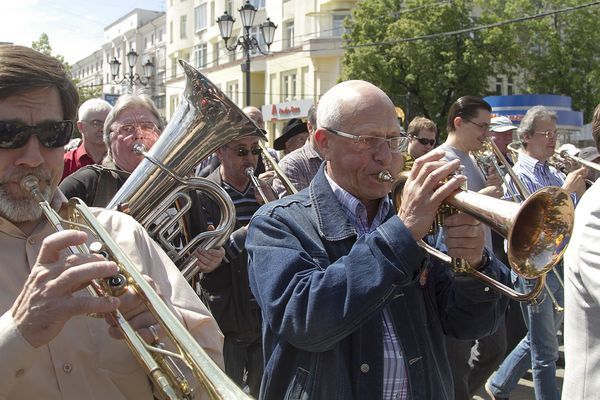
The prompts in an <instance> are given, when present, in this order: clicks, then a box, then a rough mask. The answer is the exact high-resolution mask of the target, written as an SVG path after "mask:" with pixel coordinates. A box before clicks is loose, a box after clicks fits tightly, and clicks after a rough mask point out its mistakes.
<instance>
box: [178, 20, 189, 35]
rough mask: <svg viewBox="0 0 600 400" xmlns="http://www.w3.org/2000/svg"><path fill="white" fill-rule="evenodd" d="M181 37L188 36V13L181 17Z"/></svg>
mask: <svg viewBox="0 0 600 400" xmlns="http://www.w3.org/2000/svg"><path fill="white" fill-rule="evenodd" d="M179 38H180V39H185V38H187V15H182V16H181V17H179Z"/></svg>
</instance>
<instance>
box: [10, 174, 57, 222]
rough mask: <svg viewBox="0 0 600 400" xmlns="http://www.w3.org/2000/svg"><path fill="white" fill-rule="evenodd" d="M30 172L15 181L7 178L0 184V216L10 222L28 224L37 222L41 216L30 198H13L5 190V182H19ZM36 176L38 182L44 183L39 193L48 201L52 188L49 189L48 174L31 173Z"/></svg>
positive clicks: (35, 202)
mask: <svg viewBox="0 0 600 400" xmlns="http://www.w3.org/2000/svg"><path fill="white" fill-rule="evenodd" d="M28 174H32V172H27V173H23V174H20V176H19V177H17V179H15V178H14V177H11V178H8V179H6V180H3V181H1V182H0V216H2V217H4V218H6V219H8V220H9V221H12V222H30V221H37V220H38V219H40V218H41V217H42V215H43V213H42V209H41V208H40V206H39V204H38V202H37V201H35V200H34V199H33V197H31V196H22V195H20V196H14V195H12V194H10V193H8V191H7V189H6V182H7V181H13V182H14V181H16V182H19V181H20V179H21V178H22V177H23V176H25V175H28ZM33 175H36V176H37V177H38V178H39V179H40V182H42V181H45V183H46V184H45V185H44V186H43V187H40V192H41V193H42V195H43V196H44V198H45V199H46V200H48V201H50V197H51V196H52V188H51V187H50V174H49V173H48V172H46V171H37V173H33Z"/></svg>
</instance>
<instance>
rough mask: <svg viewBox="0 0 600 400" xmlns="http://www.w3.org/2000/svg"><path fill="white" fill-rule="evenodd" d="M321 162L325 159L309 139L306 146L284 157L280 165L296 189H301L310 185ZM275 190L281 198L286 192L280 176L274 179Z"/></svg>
mask: <svg viewBox="0 0 600 400" xmlns="http://www.w3.org/2000/svg"><path fill="white" fill-rule="evenodd" d="M321 163H323V159H322V158H321V156H320V155H319V153H317V151H316V150H315V149H314V148H313V146H312V145H311V144H310V140H307V141H306V143H304V146H302V147H300V148H299V149H296V150H294V151H292V152H291V153H290V154H288V155H286V156H285V157H283V158H282V159H281V161H279V163H278V165H279V168H281V170H282V171H283V173H284V174H285V176H287V177H288V179H289V180H290V182H291V183H292V185H294V187H295V188H296V190H298V191H300V190H302V189H304V188H307V187H308V185H309V184H310V181H312V178H314V176H315V175H316V174H317V171H319V167H320V166H321ZM273 190H275V193H276V194H277V196H279V197H280V198H281V197H283V196H285V194H286V191H285V187H284V186H283V184H282V183H281V180H280V179H279V177H277V178H275V179H273Z"/></svg>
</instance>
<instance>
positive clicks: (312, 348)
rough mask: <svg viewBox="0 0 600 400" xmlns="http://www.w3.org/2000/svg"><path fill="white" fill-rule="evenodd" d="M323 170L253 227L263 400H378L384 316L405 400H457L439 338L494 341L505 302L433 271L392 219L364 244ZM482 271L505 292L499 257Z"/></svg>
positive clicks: (442, 269) (250, 244)
mask: <svg viewBox="0 0 600 400" xmlns="http://www.w3.org/2000/svg"><path fill="white" fill-rule="evenodd" d="M323 171H324V170H323V166H322V167H321V169H320V170H319V172H318V174H317V175H316V177H315V178H314V179H313V181H312V182H311V184H310V186H309V187H308V188H307V189H305V190H303V191H301V192H300V193H298V194H296V195H293V196H289V197H285V198H283V199H281V200H279V201H275V202H272V203H269V204H267V205H265V206H263V207H262V208H261V209H260V210H259V211H258V212H257V213H255V215H254V217H253V218H252V221H251V223H250V226H249V230H248V237H247V240H246V249H247V250H248V255H249V266H248V268H249V277H250V286H251V289H252V291H253V293H254V295H255V297H256V299H257V301H258V303H259V305H260V308H261V310H262V314H263V327H262V330H263V346H264V356H265V363H266V366H265V373H264V376H263V380H262V384H261V393H260V399H274V400H275V399H276V400H281V399H323V400H336V399H340V400H342V399H344V400H346V399H365V400H366V399H368V400H371V399H381V398H382V385H383V339H382V310H383V308H384V307H388V309H389V310H390V314H391V315H392V318H393V320H394V321H393V322H394V325H395V329H396V334H397V336H398V339H399V342H400V345H401V347H402V353H403V355H404V359H405V366H406V369H407V375H408V380H409V396H410V399H412V400H420V399H432V400H433V399H435V400H439V399H452V396H453V395H452V393H453V387H452V378H451V373H450V367H449V364H448V360H447V357H446V350H445V347H444V340H443V335H444V334H446V335H450V336H453V337H456V338H460V339H474V338H478V337H482V336H485V335H488V334H490V333H492V332H494V331H495V329H496V328H497V326H498V324H499V323H500V321H501V319H502V318H503V315H504V309H505V307H506V303H507V300H506V299H504V298H502V296H500V295H498V294H497V293H496V292H494V291H493V290H489V289H487V288H486V287H485V286H484V285H483V284H482V283H480V282H479V281H477V280H475V279H473V278H471V277H468V276H453V274H452V273H451V272H450V270H449V267H448V266H447V265H444V264H443V263H441V262H437V261H430V260H429V258H428V257H427V256H426V255H425V254H424V252H423V251H422V250H421V248H420V247H419V246H418V245H417V242H416V241H415V240H414V239H413V237H412V235H411V234H410V232H409V231H408V230H407V229H406V227H405V226H404V225H403V223H402V221H401V220H400V218H398V217H397V216H396V215H395V214H394V213H393V211H392V212H390V215H389V216H388V218H387V220H386V221H385V222H384V223H383V224H382V225H381V226H379V227H378V228H377V229H376V230H375V231H374V232H372V233H369V234H366V235H363V236H361V237H360V238H358V239H357V235H356V231H355V229H354V227H353V225H352V224H351V223H350V222H349V221H348V219H347V218H346V216H345V214H344V212H343V211H342V209H341V207H340V205H339V203H338V201H337V199H336V198H335V196H334V194H333V192H332V190H331V187H330V186H329V183H328V182H327V179H326V177H325V175H324V172H323ZM482 271H483V272H484V273H486V274H487V275H490V276H493V277H495V278H499V280H501V281H502V282H503V283H505V284H506V283H508V281H509V278H508V274H507V271H506V267H504V266H503V265H502V264H501V263H500V262H499V261H497V260H496V259H494V258H493V257H492V259H491V261H490V262H489V263H488V264H487V265H486V266H485V267H484V268H483V269H482Z"/></svg>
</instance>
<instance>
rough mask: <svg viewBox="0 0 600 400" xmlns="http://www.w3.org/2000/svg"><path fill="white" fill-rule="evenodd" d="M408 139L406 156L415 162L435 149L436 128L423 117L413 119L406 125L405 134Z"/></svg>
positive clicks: (430, 121)
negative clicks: (408, 155)
mask: <svg viewBox="0 0 600 400" xmlns="http://www.w3.org/2000/svg"><path fill="white" fill-rule="evenodd" d="M406 133H407V134H408V137H409V138H410V142H409V143H408V154H410V156H411V157H412V158H413V160H416V159H417V158H419V157H421V156H424V155H425V154H427V153H429V152H430V151H431V150H433V148H434V147H435V143H436V137H437V127H436V126H435V123H434V122H433V121H432V120H430V119H427V118H425V117H415V118H414V119H413V120H412V121H410V124H408V131H407V132H406Z"/></svg>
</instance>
